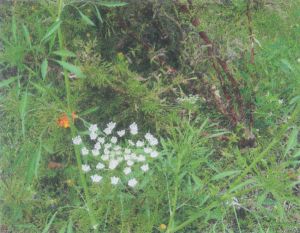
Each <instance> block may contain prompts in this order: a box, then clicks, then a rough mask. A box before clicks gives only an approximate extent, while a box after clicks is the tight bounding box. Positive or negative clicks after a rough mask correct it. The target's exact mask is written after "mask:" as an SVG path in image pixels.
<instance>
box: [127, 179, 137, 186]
mask: <svg viewBox="0 0 300 233" xmlns="http://www.w3.org/2000/svg"><path fill="white" fill-rule="evenodd" d="M137 183H138V182H137V180H136V179H135V178H132V179H130V180H128V186H130V187H134V186H136V185H137Z"/></svg>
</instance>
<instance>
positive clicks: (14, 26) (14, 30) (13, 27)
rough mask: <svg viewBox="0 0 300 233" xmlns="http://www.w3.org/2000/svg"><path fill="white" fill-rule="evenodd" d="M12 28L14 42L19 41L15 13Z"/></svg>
mask: <svg viewBox="0 0 300 233" xmlns="http://www.w3.org/2000/svg"><path fill="white" fill-rule="evenodd" d="M11 30H12V34H13V38H14V42H15V43H17V41H18V40H17V23H16V17H15V15H14V14H13V16H12V23H11Z"/></svg>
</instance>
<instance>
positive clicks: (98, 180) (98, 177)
mask: <svg viewBox="0 0 300 233" xmlns="http://www.w3.org/2000/svg"><path fill="white" fill-rule="evenodd" d="M91 179H92V182H94V183H99V182H100V181H101V180H102V176H99V175H93V176H91Z"/></svg>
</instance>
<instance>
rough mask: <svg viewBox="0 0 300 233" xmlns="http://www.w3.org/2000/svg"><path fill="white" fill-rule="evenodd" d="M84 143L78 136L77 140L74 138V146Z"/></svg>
mask: <svg viewBox="0 0 300 233" xmlns="http://www.w3.org/2000/svg"><path fill="white" fill-rule="evenodd" d="M81 143H82V139H81V137H80V136H79V135H78V136H76V137H75V138H73V144H74V145H80V144H81Z"/></svg>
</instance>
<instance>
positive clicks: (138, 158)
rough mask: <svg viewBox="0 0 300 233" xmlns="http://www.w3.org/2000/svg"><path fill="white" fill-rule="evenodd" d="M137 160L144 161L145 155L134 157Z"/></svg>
mask: <svg viewBox="0 0 300 233" xmlns="http://www.w3.org/2000/svg"><path fill="white" fill-rule="evenodd" d="M136 160H137V161H139V162H144V161H146V157H145V156H144V155H139V156H138V157H137V158H136Z"/></svg>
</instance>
